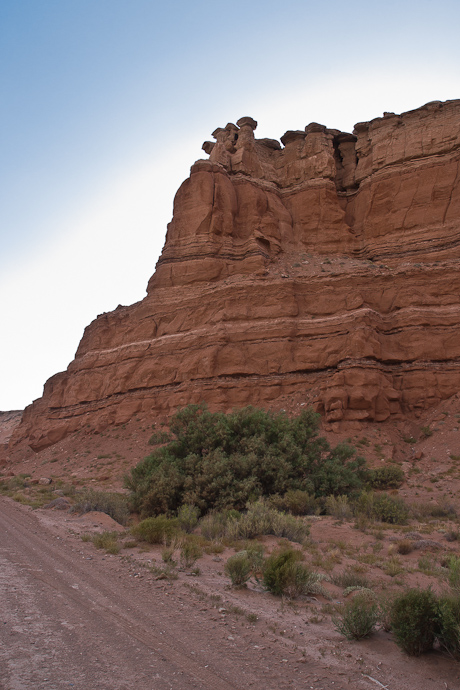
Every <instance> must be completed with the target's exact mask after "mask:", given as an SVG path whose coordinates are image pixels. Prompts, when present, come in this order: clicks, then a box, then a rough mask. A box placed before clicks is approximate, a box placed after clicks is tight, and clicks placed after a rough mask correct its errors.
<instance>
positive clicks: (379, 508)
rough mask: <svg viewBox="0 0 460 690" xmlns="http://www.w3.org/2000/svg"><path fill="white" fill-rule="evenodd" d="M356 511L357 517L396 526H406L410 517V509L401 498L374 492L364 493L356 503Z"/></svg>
mask: <svg viewBox="0 0 460 690" xmlns="http://www.w3.org/2000/svg"><path fill="white" fill-rule="evenodd" d="M354 511H355V514H356V515H357V516H364V517H367V518H371V519H373V520H379V521H380V522H388V523H390V524H395V525H404V524H405V523H406V522H407V519H408V517H409V508H408V507H407V505H406V504H405V503H404V501H403V500H402V499H401V498H398V497H396V496H389V495H388V494H387V493H376V492H374V491H362V492H361V493H360V494H359V496H358V497H357V498H356V499H355V501H354Z"/></svg>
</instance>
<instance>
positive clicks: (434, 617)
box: [391, 589, 438, 656]
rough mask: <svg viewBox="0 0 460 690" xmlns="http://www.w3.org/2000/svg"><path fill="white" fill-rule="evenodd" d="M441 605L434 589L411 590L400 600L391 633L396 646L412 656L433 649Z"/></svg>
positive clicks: (397, 599)
mask: <svg viewBox="0 0 460 690" xmlns="http://www.w3.org/2000/svg"><path fill="white" fill-rule="evenodd" d="M437 624H438V605H437V601H436V596H435V595H434V593H433V592H432V591H431V589H427V590H420V589H409V590H407V591H406V592H404V593H403V594H400V595H399V596H397V597H396V598H395V600H394V602H393V606H392V608H391V629H392V631H393V634H394V637H395V640H396V644H397V645H398V646H399V647H400V648H401V649H402V650H403V651H404V652H406V654H409V655H410V656H420V654H423V653H424V652H428V651H429V650H430V649H432V648H433V644H434V641H435V637H436V630H437Z"/></svg>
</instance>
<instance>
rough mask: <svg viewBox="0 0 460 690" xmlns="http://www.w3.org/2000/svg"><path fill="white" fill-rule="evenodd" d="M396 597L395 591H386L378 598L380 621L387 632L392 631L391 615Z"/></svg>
mask: <svg viewBox="0 0 460 690" xmlns="http://www.w3.org/2000/svg"><path fill="white" fill-rule="evenodd" d="M395 597H396V594H395V593H394V592H393V593H391V594H388V593H384V594H381V595H380V596H379V598H378V600H377V606H378V613H379V623H380V626H381V627H382V628H383V630H385V632H390V631H391V616H392V609H393V603H394V600H395Z"/></svg>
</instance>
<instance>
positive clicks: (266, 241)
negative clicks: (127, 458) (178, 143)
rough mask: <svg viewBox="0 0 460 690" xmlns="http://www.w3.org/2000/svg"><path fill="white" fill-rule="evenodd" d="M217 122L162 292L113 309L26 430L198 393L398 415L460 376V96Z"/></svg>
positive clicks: (190, 185) (124, 412) (197, 167)
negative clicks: (341, 125)
mask: <svg viewBox="0 0 460 690" xmlns="http://www.w3.org/2000/svg"><path fill="white" fill-rule="evenodd" d="M255 127H256V123H255V121H254V120H252V119H251V118H242V119H241V120H239V121H238V126H235V125H232V124H230V125H227V127H225V128H219V129H218V130H216V131H215V132H214V136H215V138H216V142H215V143H214V144H212V143H211V142H206V143H205V144H204V146H203V148H204V150H205V151H206V152H207V153H209V154H210V159H209V160H203V161H197V162H196V163H195V164H194V165H193V166H192V169H191V175H190V178H189V179H188V180H186V181H185V182H184V183H183V185H182V186H181V187H180V189H179V191H178V193H177V195H176V199H175V204H174V216H173V220H172V221H171V223H170V224H169V226H168V233H167V237H166V243H165V247H164V249H163V253H162V255H161V257H160V259H159V262H158V264H157V268H156V271H155V273H154V275H153V277H152V278H151V280H150V282H149V286H148V295H147V297H146V298H145V299H144V300H143V301H142V302H139V303H138V304H135V305H133V306H131V307H119V308H118V309H117V310H115V311H114V312H112V313H110V314H103V315H102V316H99V317H98V318H97V319H96V320H95V321H94V322H93V323H92V324H91V325H90V326H88V328H87V329H86V331H85V334H84V336H83V339H82V341H81V343H80V346H79V348H78V351H77V354H76V357H75V360H74V361H73V362H72V363H71V364H70V365H69V367H68V369H67V371H66V372H64V373H60V374H57V375H56V376H54V377H52V378H51V379H50V380H49V381H48V382H47V383H46V385H45V389H44V394H43V397H42V398H41V399H39V400H38V401H35V402H34V403H33V405H32V406H29V407H28V408H27V409H26V411H25V413H24V417H23V421H22V424H21V425H20V427H19V428H18V430H17V431H16V433H15V436H14V440H15V441H17V440H20V439H21V438H28V439H29V443H30V445H31V446H32V447H33V448H34V449H36V450H38V449H40V448H43V447H45V446H46V445H49V444H51V443H54V442H56V441H57V440H59V439H61V438H62V437H63V436H65V435H66V434H68V433H70V432H72V431H75V430H76V429H78V428H80V427H81V426H82V425H87V424H89V425H90V426H91V427H93V428H95V429H99V430H100V429H102V428H104V427H106V426H107V425H109V424H121V423H124V422H126V421H127V420H128V419H130V418H131V417H132V416H133V415H139V416H147V415H148V416H151V415H159V416H163V417H164V416H166V415H168V414H170V413H172V412H174V411H175V410H176V409H177V408H178V407H180V406H183V405H185V404H187V403H190V402H201V401H202V400H205V401H206V402H208V404H209V405H210V406H211V407H212V408H215V409H224V410H229V409H231V408H232V407H238V406H242V405H246V404H254V405H262V406H274V407H276V405H277V401H280V405H281V400H282V399H284V398H285V396H287V395H293V394H295V395H296V396H297V398H299V396H301V397H302V396H303V398H304V401H305V403H306V404H308V403H312V404H314V405H315V406H316V408H317V409H318V410H320V411H321V412H323V413H324V414H325V416H326V419H327V420H329V421H331V422H335V421H340V420H343V419H345V420H375V421H383V420H385V419H387V418H388V417H389V416H390V415H403V414H414V413H415V412H416V410H417V409H421V408H423V407H426V406H429V405H431V404H434V403H436V402H438V401H439V400H441V399H443V398H446V397H449V396H451V395H453V394H454V393H456V392H457V391H458V390H459V389H460V337H459V335H460V333H459V329H460V304H459V295H460V275H459V272H458V263H457V259H458V256H459V248H460V220H459V219H460V183H459V160H460V101H449V102H446V103H432V104H428V105H426V106H424V107H423V108H420V109H418V110H415V111H411V112H409V113H405V114H403V115H394V114H386V115H385V116H384V117H383V118H378V119H376V120H373V121H372V122H369V123H360V124H359V125H357V126H356V128H355V131H354V133H353V134H346V133H342V132H338V131H337V130H329V129H327V128H326V127H324V126H322V125H318V124H316V123H312V124H311V125H308V126H307V127H306V128H305V131H290V132H287V133H286V134H285V135H284V136H283V137H282V138H281V141H282V143H283V144H284V147H281V145H280V144H279V142H277V141H275V140H267V139H263V140H257V139H255V137H254V129H255Z"/></svg>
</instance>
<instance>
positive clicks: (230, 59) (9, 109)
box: [0, 0, 460, 410]
mask: <svg viewBox="0 0 460 690" xmlns="http://www.w3.org/2000/svg"><path fill="white" fill-rule="evenodd" d="M459 26H460V3H459V2H458V0H439V2H437V3H433V2H428V1H424V0H419V1H418V2H412V1H407V0H400V1H399V2H395V1H393V0H388V1H387V2H384V3H374V2H372V0H371V1H369V0H368V1H367V2H362V1H357V0H355V1H353V0H352V1H351V2H348V3H342V2H340V3H339V2H338V1H337V0H332V1H331V2H324V3H318V2H316V1H315V2H310V0H304V1H303V2H301V1H296V0H285V1H284V2H273V1H270V0H265V1H264V2H261V1H260V0H252V1H251V2H241V1H240V0H234V1H233V2H231V3H228V2H222V1H221V0H214V1H213V2H203V1H201V2H199V1H198V2H193V3H190V2H184V1H179V0H170V1H169V2H167V3H166V2H157V1H156V0H40V1H38V0H2V2H1V3H0V93H1V99H0V120H1V130H0V131H1V135H0V239H1V251H0V297H1V304H2V316H3V318H2V338H1V339H0V410H8V409H14V408H22V407H24V406H25V405H27V404H29V403H30V402H31V401H32V400H33V399H34V398H36V397H39V396H40V395H41V392H42V388H43V384H44V382H45V380H46V379H47V378H48V377H49V376H51V375H52V374H54V373H56V372H57V371H61V370H63V369H65V368H66V366H67V364H68V363H69V361H70V360H71V359H72V358H73V355H74V353H75V350H76V348H77V346H78V342H79V340H80V338H81V335H82V333H83V329H84V327H85V326H86V325H88V324H89V322H90V321H91V320H92V319H93V318H95V317H96V316H97V314H98V313H101V312H103V311H110V310H112V309H114V308H115V307H116V306H117V304H119V303H122V304H130V303H132V302H134V301H137V300H139V299H142V298H143V296H144V295H145V287H146V285H147V281H148V278H149V277H150V275H151V274H152V273H153V270H154V267H155V262H156V260H157V258H158V255H159V252H160V251H161V248H162V245H163V241H164V235H165V232H166V224H167V222H168V221H169V220H170V217H171V212H172V203H173V197H174V193H175V191H176V189H177V187H178V186H179V184H180V183H181V182H182V180H183V179H184V178H185V177H187V175H188V172H189V168H190V165H191V164H192V163H193V161H194V160H196V159H197V158H200V157H202V156H203V155H204V154H202V152H201V144H202V142H203V141H204V140H205V139H209V138H210V134H211V132H212V131H213V130H214V129H215V128H216V127H217V126H222V125H225V124H226V123H227V122H228V121H235V120H236V119H238V118H239V117H241V116H243V115H251V116H252V117H254V118H255V119H256V120H258V122H259V128H258V130H257V135H258V136H269V137H272V138H279V137H280V136H281V135H282V134H283V133H284V131H285V130H287V129H294V128H301V127H304V126H305V125H306V124H308V123H309V122H310V121H317V122H322V123H323V124H326V125H327V126H329V127H335V128H338V129H342V130H351V128H352V127H353V125H354V123H355V122H357V121H360V120H366V119H371V118H373V117H378V116H380V115H381V114H382V112H383V111H384V110H388V111H395V112H402V111H405V110H409V109H411V108H416V107H418V106H420V105H423V104H424V103H426V102H428V101H430V100H446V99H450V98H460V41H459V39H458V27H459Z"/></svg>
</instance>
